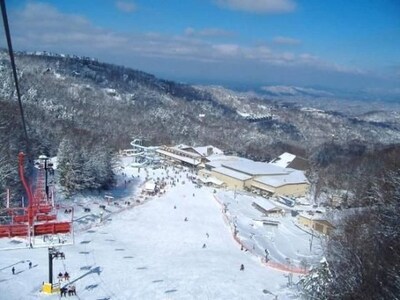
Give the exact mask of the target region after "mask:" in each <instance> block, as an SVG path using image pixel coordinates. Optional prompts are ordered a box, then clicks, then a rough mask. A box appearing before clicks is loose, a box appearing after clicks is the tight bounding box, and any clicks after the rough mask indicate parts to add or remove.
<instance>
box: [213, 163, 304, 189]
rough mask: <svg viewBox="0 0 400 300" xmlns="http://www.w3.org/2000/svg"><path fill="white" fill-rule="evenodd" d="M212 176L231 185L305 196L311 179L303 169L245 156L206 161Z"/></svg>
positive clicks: (239, 187)
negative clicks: (257, 160) (258, 160)
mask: <svg viewBox="0 0 400 300" xmlns="http://www.w3.org/2000/svg"><path fill="white" fill-rule="evenodd" d="M205 166H206V169H207V170H209V171H210V172H211V174H212V176H214V177H216V178H217V179H219V180H222V181H224V182H225V183H226V186H227V187H229V188H235V189H236V188H237V189H244V188H249V189H257V190H260V191H261V192H266V193H268V194H276V195H286V196H304V195H305V194H306V193H307V191H308V189H309V185H310V184H309V182H308V180H307V178H306V177H305V175H304V173H303V171H299V170H294V169H291V168H284V167H280V166H277V165H274V164H271V163H265V162H256V161H252V160H250V159H245V158H235V159H234V158H233V157H224V158H222V157H221V159H216V160H212V161H210V162H208V163H206V164H205Z"/></svg>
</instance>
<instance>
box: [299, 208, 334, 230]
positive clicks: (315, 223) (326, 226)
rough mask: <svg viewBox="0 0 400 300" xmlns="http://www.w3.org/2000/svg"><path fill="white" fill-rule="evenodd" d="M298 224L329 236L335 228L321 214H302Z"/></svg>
mask: <svg viewBox="0 0 400 300" xmlns="http://www.w3.org/2000/svg"><path fill="white" fill-rule="evenodd" d="M297 222H298V223H299V224H300V225H301V226H304V227H307V228H309V229H311V230H315V231H317V232H319V233H322V234H325V235H329V234H330V232H331V230H333V229H334V228H335V226H333V225H332V224H331V223H330V222H329V221H328V220H327V219H326V218H325V217H324V216H322V215H321V214H312V215H310V214H305V213H301V214H300V215H299V217H298V219H297Z"/></svg>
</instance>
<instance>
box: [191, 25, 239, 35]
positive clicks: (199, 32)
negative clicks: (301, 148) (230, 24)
mask: <svg viewBox="0 0 400 300" xmlns="http://www.w3.org/2000/svg"><path fill="white" fill-rule="evenodd" d="M184 33H185V35H186V36H192V37H231V36H233V35H234V33H233V32H232V31H228V30H225V29H221V28H203V29H200V30H196V29H194V28H192V27H187V28H186V29H185V31H184Z"/></svg>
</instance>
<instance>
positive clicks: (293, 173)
mask: <svg viewBox="0 0 400 300" xmlns="http://www.w3.org/2000/svg"><path fill="white" fill-rule="evenodd" d="M285 170H287V171H288V173H286V174H279V175H264V176H258V177H256V178H254V180H253V182H252V184H251V186H252V187H253V188H258V189H260V190H263V191H266V192H269V193H271V194H278V195H288V196H303V195H305V194H306V192H307V191H308V188H309V186H310V184H309V182H308V180H307V178H306V177H305V175H304V173H303V172H302V171H298V170H293V169H285Z"/></svg>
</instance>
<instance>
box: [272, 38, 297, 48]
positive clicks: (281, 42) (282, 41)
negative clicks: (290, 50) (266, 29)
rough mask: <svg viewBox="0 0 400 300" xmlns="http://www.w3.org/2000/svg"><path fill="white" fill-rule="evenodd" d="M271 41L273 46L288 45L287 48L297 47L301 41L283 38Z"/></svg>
mask: <svg viewBox="0 0 400 300" xmlns="http://www.w3.org/2000/svg"><path fill="white" fill-rule="evenodd" d="M272 41H273V42H274V44H278V45H289V46H293V45H299V44H300V43H301V41H300V40H298V39H294V38H290V37H284V36H277V37H274V39H273V40H272Z"/></svg>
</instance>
